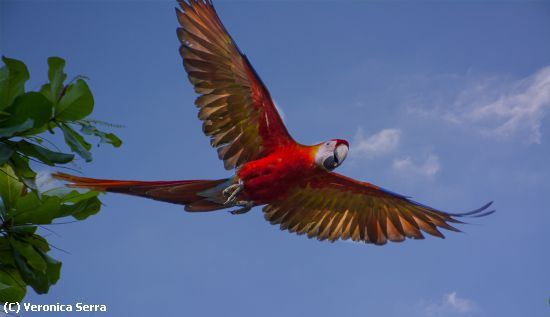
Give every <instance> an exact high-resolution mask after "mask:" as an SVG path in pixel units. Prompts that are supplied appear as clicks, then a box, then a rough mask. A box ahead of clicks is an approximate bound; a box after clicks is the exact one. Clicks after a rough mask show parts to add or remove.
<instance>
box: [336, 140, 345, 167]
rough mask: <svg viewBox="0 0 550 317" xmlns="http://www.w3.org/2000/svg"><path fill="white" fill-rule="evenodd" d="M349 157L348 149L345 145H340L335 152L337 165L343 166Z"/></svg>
mask: <svg viewBox="0 0 550 317" xmlns="http://www.w3.org/2000/svg"><path fill="white" fill-rule="evenodd" d="M347 156H348V147H347V146H346V145H345V144H340V145H338V146H337V147H336V149H335V150H334V162H335V163H336V164H337V165H340V164H342V162H344V160H345V159H346V157H347Z"/></svg>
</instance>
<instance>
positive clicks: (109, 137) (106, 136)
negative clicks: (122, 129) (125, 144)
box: [76, 120, 122, 147]
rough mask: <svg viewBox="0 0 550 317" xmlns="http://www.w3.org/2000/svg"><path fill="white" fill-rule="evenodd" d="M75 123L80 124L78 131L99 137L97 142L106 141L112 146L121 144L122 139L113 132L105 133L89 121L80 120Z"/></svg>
mask: <svg viewBox="0 0 550 317" xmlns="http://www.w3.org/2000/svg"><path fill="white" fill-rule="evenodd" d="M76 123H77V124H79V125H80V126H81V128H80V132H82V133H84V134H87V135H95V136H97V137H99V142H101V143H108V144H111V145H113V146H114V147H119V146H121V145H122V140H120V139H119V138H118V137H117V136H116V135H115V134H114V133H105V132H103V131H101V130H99V129H98V128H97V127H95V126H94V125H93V124H92V122H91V121H88V120H80V121H78V122H76Z"/></svg>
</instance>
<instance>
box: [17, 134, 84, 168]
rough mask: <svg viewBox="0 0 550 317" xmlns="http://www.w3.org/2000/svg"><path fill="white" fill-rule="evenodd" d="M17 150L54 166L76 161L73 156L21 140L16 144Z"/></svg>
mask: <svg viewBox="0 0 550 317" xmlns="http://www.w3.org/2000/svg"><path fill="white" fill-rule="evenodd" d="M16 146H17V150H18V151H19V152H21V153H23V154H25V155H27V156H32V157H34V158H36V159H38V160H40V161H41V162H43V163H45V164H48V165H50V166H53V165H55V164H65V163H68V162H70V161H72V160H73V159H74V155H73V154H66V153H61V152H54V151H51V150H49V149H47V148H45V147H43V146H40V145H37V144H33V143H30V142H27V141H25V140H21V141H19V142H17V144H16Z"/></svg>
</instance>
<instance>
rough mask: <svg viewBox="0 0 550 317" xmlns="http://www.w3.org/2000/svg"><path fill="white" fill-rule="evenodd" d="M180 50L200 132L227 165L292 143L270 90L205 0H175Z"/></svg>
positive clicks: (241, 162) (209, 3) (244, 161)
mask: <svg viewBox="0 0 550 317" xmlns="http://www.w3.org/2000/svg"><path fill="white" fill-rule="evenodd" d="M179 3H180V9H176V15H177V18H178V21H179V23H180V26H181V27H180V28H178V29H177V35H178V39H179V40H180V43H181V46H180V54H181V56H182V57H183V65H184V68H185V70H186V71H187V75H188V77H189V80H190V82H191V83H192V84H193V86H194V89H195V92H197V93H198V94H199V95H200V96H199V97H198V98H197V100H196V101H195V104H196V105H197V107H198V108H199V115H198V117H199V119H201V120H202V121H203V132H204V133H205V134H206V135H207V136H209V137H210V139H211V144H212V146H213V147H215V148H216V149H218V156H219V158H220V159H221V160H223V161H224V166H225V168H226V169H233V168H236V167H239V166H240V165H242V164H244V163H246V162H248V161H251V160H255V159H258V158H261V157H263V156H265V155H268V154H269V153H271V152H272V151H274V150H276V149H277V148H279V147H282V146H286V145H288V144H290V143H294V140H293V139H292V137H291V136H290V134H289V133H288V131H287V129H286V127H285V126H284V123H283V121H282V119H281V117H280V116H279V114H278V112H277V109H276V107H275V105H274V103H273V101H272V99H271V96H270V94H269V91H268V90H267V88H266V87H265V85H264V84H263V83H262V81H261V79H260V78H259V76H258V75H257V74H256V71H255V70H254V69H253V68H252V66H251V65H250V63H249V61H248V59H247V58H246V56H245V55H243V54H242V53H241V52H240V50H239V48H238V47H237V45H236V44H235V42H234V41H233V39H232V38H231V36H230V35H229V33H227V31H226V29H225V27H224V26H223V24H222V22H221V21H220V19H219V17H218V15H217V13H216V10H215V9H214V7H213V5H212V3H211V2H210V1H206V0H199V1H197V0H191V1H189V2H186V1H183V0H182V1H179Z"/></svg>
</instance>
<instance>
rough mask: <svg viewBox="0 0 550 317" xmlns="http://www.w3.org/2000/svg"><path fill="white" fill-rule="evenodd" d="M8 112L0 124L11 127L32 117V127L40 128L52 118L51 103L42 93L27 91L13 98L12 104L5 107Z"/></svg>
mask: <svg viewBox="0 0 550 317" xmlns="http://www.w3.org/2000/svg"><path fill="white" fill-rule="evenodd" d="M6 112H9V113H10V116H9V117H8V119H7V120H5V121H4V122H2V126H4V127H11V126H15V125H19V124H21V123H24V122H25V121H27V120H29V119H32V121H33V125H32V127H33V128H40V127H42V126H43V125H45V124H46V123H47V122H49V121H50V119H51V118H52V112H53V109H52V103H51V102H50V101H49V100H48V99H46V97H44V96H43V95H42V94H39V93H37V92H27V93H25V94H23V95H21V96H19V97H17V99H15V101H14V102H13V104H12V105H11V106H10V107H9V108H7V109H6Z"/></svg>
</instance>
